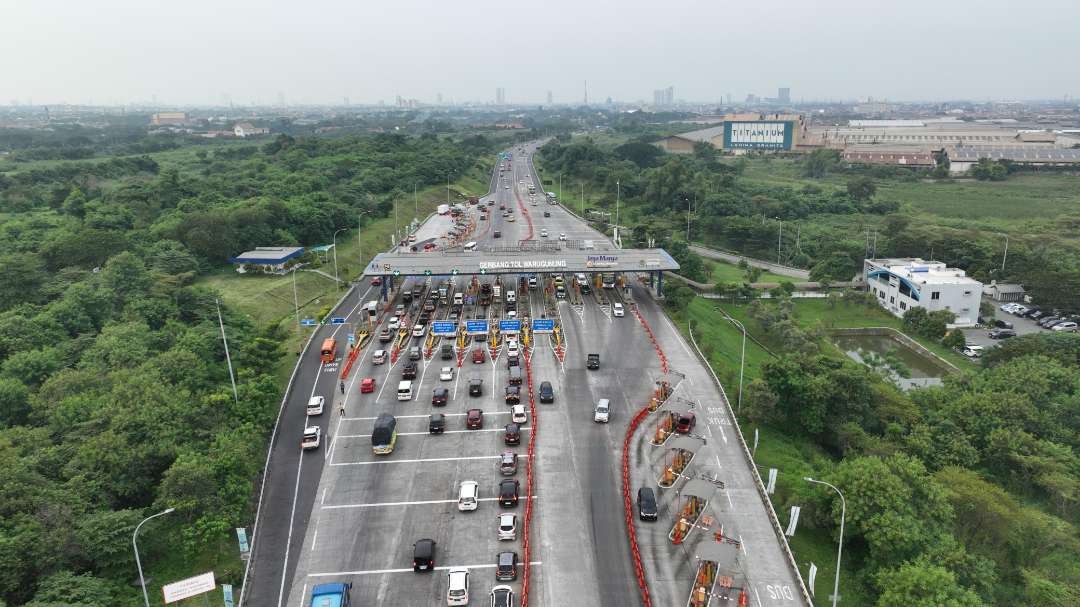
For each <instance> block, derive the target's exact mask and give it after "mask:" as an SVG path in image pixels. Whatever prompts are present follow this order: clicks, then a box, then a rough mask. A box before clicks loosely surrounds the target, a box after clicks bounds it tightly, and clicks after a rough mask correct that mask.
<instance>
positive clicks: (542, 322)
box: [532, 318, 555, 333]
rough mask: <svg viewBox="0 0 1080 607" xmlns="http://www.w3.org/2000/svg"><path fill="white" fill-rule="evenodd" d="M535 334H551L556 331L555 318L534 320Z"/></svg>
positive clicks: (533, 328)
mask: <svg viewBox="0 0 1080 607" xmlns="http://www.w3.org/2000/svg"><path fill="white" fill-rule="evenodd" d="M532 330H533V333H551V332H552V331H554V330H555V319H554V318H534V319H532Z"/></svg>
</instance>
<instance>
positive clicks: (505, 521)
mask: <svg viewBox="0 0 1080 607" xmlns="http://www.w3.org/2000/svg"><path fill="white" fill-rule="evenodd" d="M516 539H517V515H516V514H514V513H512V512H507V513H504V514H500V515H499V540H516Z"/></svg>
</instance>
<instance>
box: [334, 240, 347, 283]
mask: <svg viewBox="0 0 1080 607" xmlns="http://www.w3.org/2000/svg"><path fill="white" fill-rule="evenodd" d="M347 229H349V228H338V230H337V232H334V247H333V249H334V282H336V283H337V287H338V288H339V289H340V288H341V279H340V278H338V272H337V235H338V232H344V231H345V230H347Z"/></svg>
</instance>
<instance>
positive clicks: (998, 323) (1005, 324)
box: [994, 319, 1013, 329]
mask: <svg viewBox="0 0 1080 607" xmlns="http://www.w3.org/2000/svg"><path fill="white" fill-rule="evenodd" d="M994 326H995V327H997V328H999V329H1012V328H1013V324H1012V323H1011V322H1009V321H1007V320H1000V319H998V320H995V321H994Z"/></svg>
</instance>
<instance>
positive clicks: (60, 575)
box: [26, 571, 120, 607]
mask: <svg viewBox="0 0 1080 607" xmlns="http://www.w3.org/2000/svg"><path fill="white" fill-rule="evenodd" d="M119 598H120V592H119V588H117V586H116V584H115V583H114V582H111V581H109V580H104V579H101V578H98V577H94V576H92V575H89V574H81V575H76V574H74V573H72V572H70V571H60V572H57V573H54V574H52V575H50V576H49V577H47V578H45V579H43V580H42V581H41V584H40V585H39V586H38V589H37V592H36V593H34V599H33V600H32V601H30V602H29V603H27V604H26V607H62V606H66V607H113V606H114V605H116V604H117V602H118V599H119Z"/></svg>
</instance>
